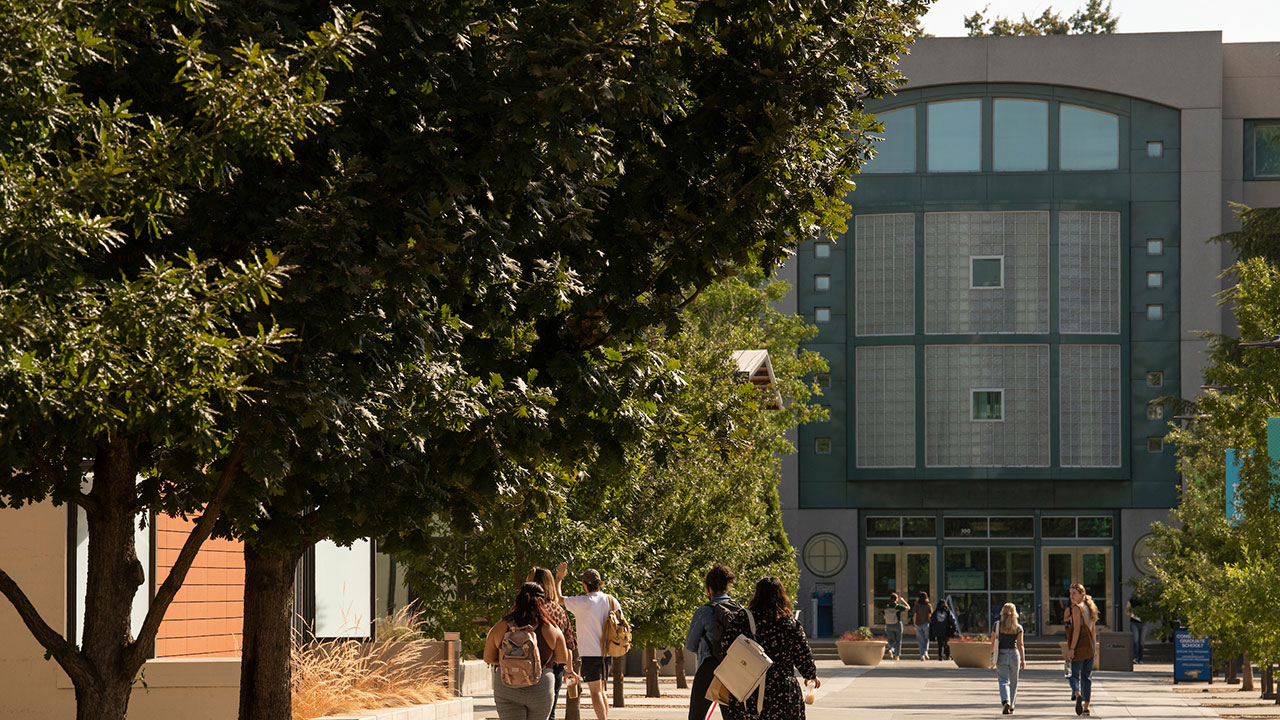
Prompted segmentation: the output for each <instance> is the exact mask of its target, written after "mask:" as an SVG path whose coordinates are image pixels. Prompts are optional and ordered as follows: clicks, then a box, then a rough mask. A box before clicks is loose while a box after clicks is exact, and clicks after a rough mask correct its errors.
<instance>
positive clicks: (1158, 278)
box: [1147, 270, 1164, 290]
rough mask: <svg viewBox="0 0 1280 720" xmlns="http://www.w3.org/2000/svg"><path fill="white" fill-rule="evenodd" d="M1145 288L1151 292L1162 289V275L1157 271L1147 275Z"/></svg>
mask: <svg viewBox="0 0 1280 720" xmlns="http://www.w3.org/2000/svg"><path fill="white" fill-rule="evenodd" d="M1147 287H1148V288H1150V289H1152V290H1158V289H1160V288H1162V287H1164V273H1162V272H1160V271H1159V270H1153V271H1151V272H1149V273H1147Z"/></svg>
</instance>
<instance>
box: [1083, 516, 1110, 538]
mask: <svg viewBox="0 0 1280 720" xmlns="http://www.w3.org/2000/svg"><path fill="white" fill-rule="evenodd" d="M1112 521H1113V518H1109V517H1082V518H1080V537H1082V538H1109V537H1111V525H1112Z"/></svg>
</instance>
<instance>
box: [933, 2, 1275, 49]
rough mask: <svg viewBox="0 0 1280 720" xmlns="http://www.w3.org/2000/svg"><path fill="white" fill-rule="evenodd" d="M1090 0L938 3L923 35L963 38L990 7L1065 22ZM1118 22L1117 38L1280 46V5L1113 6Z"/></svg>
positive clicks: (1012, 14)
mask: <svg viewBox="0 0 1280 720" xmlns="http://www.w3.org/2000/svg"><path fill="white" fill-rule="evenodd" d="M1086 2H1087V0H1056V1H1053V2H1051V1H1050V0H937V1H936V2H935V3H934V4H933V7H932V8H931V9H930V10H929V12H928V14H927V15H925V17H924V29H925V32H927V33H930V34H932V35H937V36H939V37H955V36H963V35H967V34H968V33H967V32H966V31H965V29H964V17H965V16H966V15H972V14H973V13H974V11H976V10H981V9H982V8H983V6H985V5H989V6H990V8H991V9H990V10H989V11H988V12H987V17H989V18H991V17H996V16H1001V15H1006V16H1010V17H1014V18H1018V17H1021V16H1022V14H1023V13H1026V15H1027V16H1028V17H1033V18H1034V17H1036V16H1038V15H1040V13H1042V12H1044V9H1045V8H1046V7H1049V6H1050V5H1052V7H1053V8H1054V10H1056V11H1057V12H1058V14H1059V15H1061V16H1062V17H1063V18H1064V19H1065V18H1067V17H1069V16H1070V15H1071V14H1072V13H1073V12H1075V11H1076V10H1078V9H1079V8H1081V7H1083V6H1084V5H1085V4H1086ZM1111 12H1112V14H1114V15H1118V16H1119V17H1120V24H1119V26H1118V27H1117V29H1116V32H1122V33H1144V32H1186V31H1192V30H1221V31H1222V41H1223V42H1228V43H1239V42H1280V0H1214V1H1213V2H1205V0H1112V2H1111Z"/></svg>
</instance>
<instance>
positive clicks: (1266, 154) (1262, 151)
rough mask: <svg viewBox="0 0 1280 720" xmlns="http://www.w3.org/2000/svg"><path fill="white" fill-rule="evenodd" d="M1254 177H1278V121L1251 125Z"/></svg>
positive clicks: (1279, 132) (1279, 155)
mask: <svg viewBox="0 0 1280 720" xmlns="http://www.w3.org/2000/svg"><path fill="white" fill-rule="evenodd" d="M1253 175H1254V177H1280V123H1278V124H1274V125H1254V126H1253Z"/></svg>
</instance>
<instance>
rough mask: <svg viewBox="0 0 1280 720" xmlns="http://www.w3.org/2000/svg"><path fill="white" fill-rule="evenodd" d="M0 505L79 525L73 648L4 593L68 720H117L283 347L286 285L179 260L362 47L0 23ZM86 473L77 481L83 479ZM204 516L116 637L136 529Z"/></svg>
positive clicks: (146, 24) (339, 27) (251, 259)
mask: <svg viewBox="0 0 1280 720" xmlns="http://www.w3.org/2000/svg"><path fill="white" fill-rule="evenodd" d="M0 36H3V37H4V38H5V41H4V42H2V43H0V76H2V77H3V81H0V123H2V124H3V126H4V127H5V133H4V135H3V137H2V138H0V202H2V203H3V208H4V209H3V212H2V213H0V255H2V256H3V257H4V262H3V263H2V264H0V506H9V507H21V506H23V505H26V504H29V503H37V502H42V501H46V500H52V501H53V502H54V503H57V504H64V503H65V504H69V505H74V506H77V507H79V508H81V509H83V511H84V513H85V515H86V517H87V521H88V534H89V550H88V568H87V571H88V572H87V577H88V579H87V585H86V587H85V588H84V595H83V600H84V607H85V623H84V630H83V635H82V636H81V637H79V638H76V637H69V636H66V635H64V634H62V633H59V632H58V631H56V630H55V629H54V628H53V627H52V626H50V624H49V623H48V621H47V619H45V618H43V617H41V615H40V613H39V612H38V610H37V609H36V608H35V607H34V606H33V604H32V603H31V602H30V601H29V599H28V598H27V596H26V594H25V593H24V592H23V590H22V588H21V587H20V586H19V585H18V584H17V582H15V581H14V580H13V578H11V577H10V576H8V575H7V574H6V573H4V572H3V570H0V592H2V593H3V594H4V595H5V597H6V598H8V600H9V601H10V602H11V603H12V604H13V606H14V607H15V608H16V610H17V612H18V614H19V615H20V616H21V618H22V620H23V622H24V623H25V624H26V626H27V628H28V629H29V630H30V631H31V633H32V634H33V635H34V636H35V638H36V639H37V640H38V641H39V642H40V644H41V645H42V646H43V647H44V648H45V650H46V652H47V654H48V655H49V656H50V657H51V658H52V659H53V660H54V661H56V662H57V663H58V664H59V665H60V666H61V667H62V669H63V670H64V671H65V672H66V673H67V675H68V676H69V677H70V678H71V681H72V683H73V685H74V687H75V694H76V704H77V715H78V717H81V718H112V719H113V720H120V719H122V718H124V717H125V713H126V711H127V707H128V701H129V694H130V691H131V685H132V683H133V681H134V679H135V677H136V676H137V673H138V671H139V669H140V667H141V666H142V664H143V662H144V661H145V660H146V658H148V657H149V656H150V655H151V652H152V648H153V645H154V642H153V641H154V639H155V634H156V630H157V628H158V626H159V624H160V621H161V619H162V618H163V616H164V613H165V611H166V609H167V607H168V605H169V603H170V602H171V601H172V599H173V597H174V595H175V593H176V592H177V590H178V587H179V586H180V584H181V583H182V580H183V578H184V576H185V574H186V571H187V569H188V568H189V567H190V564H191V561H192V559H193V558H194V556H195V554H196V552H197V551H198V549H199V547H200V544H201V543H202V542H203V540H204V539H205V538H207V537H208V535H209V533H210V531H211V530H212V527H213V522H214V519H215V518H216V517H217V516H218V513H219V510H220V508H221V506H222V505H223V503H224V502H225V500H226V498H227V496H228V493H229V491H230V488H231V487H232V485H233V484H235V483H236V482H237V481H238V478H239V477H241V476H242V474H243V473H244V470H245V468H246V467H248V466H252V465H253V464H254V463H255V462H257V461H258V460H259V458H260V454H259V452H258V450H257V449H256V448H253V447H249V446H247V445H246V444H245V442H244V441H243V438H242V437H241V435H240V434H239V433H238V432H237V429H236V428H235V426H234V424H233V423H232V422H230V420H231V418H232V417H234V414H235V413H236V412H237V410H238V409H239V408H242V407H243V405H244V404H245V403H246V402H251V401H252V388H251V387H250V385H249V383H248V378H249V377H250V376H252V375H255V374H257V373H260V372H262V371H263V370H265V369H267V368H268V367H269V366H270V365H271V364H272V363H273V362H274V360H275V358H276V353H277V351H278V350H279V348H280V347H281V343H282V342H283V341H285V340H286V339H287V333H286V332H285V331H283V330H281V329H280V328H279V327H278V326H276V325H275V324H274V323H272V322H271V321H270V318H269V317H267V318H266V320H265V322H263V323H262V324H257V323H253V324H248V323H245V322H244V321H243V320H244V318H245V317H246V315H247V314H250V313H253V312H255V311H257V310H259V309H261V308H264V307H266V306H267V305H268V304H269V302H270V300H271V299H272V298H273V296H275V295H276V294H277V293H278V290H279V288H280V286H281V285H282V284H283V283H284V282H285V277H286V275H287V272H288V270H287V269H286V268H284V267H282V266H281V265H280V264H279V262H278V259H277V257H276V256H275V255H273V254H272V253H271V252H270V251H269V249H267V248H262V249H260V250H259V251H258V252H254V253H247V254H244V255H242V256H240V257H239V258H237V259H235V260H234V261H223V260H222V259H221V258H219V257H217V256H218V252H217V250H216V248H213V247H210V246H209V245H207V244H205V245H202V244H199V243H194V242H190V241H189V238H185V237H183V238H177V237H175V235H176V230H177V227H178V226H179V225H180V224H181V222H180V218H181V216H182V215H183V213H184V212H185V211H186V210H187V209H188V208H189V207H190V206H191V205H192V204H193V203H197V202H199V201H200V199H201V198H202V197H203V196H205V195H207V194H209V193H212V192H216V191H217V189H218V188H219V187H221V186H224V185H225V184H227V183H229V182H233V181H234V178H235V177H236V175H237V173H238V172H240V170H241V169H242V168H243V166H244V164H245V163H247V162H250V161H258V162H261V163H265V164H287V163H288V162H289V161H290V158H291V153H292V147H293V144H294V143H295V142H297V141H298V140H299V139H300V138H303V137H306V136H307V135H309V134H310V133H312V132H314V130H315V129H316V128H317V127H319V126H320V125H323V124H324V123H326V122H328V121H329V120H331V119H332V117H333V115H334V113H335V112H336V107H335V105H334V104H333V103H332V102H331V101H328V100H326V99H325V97H324V91H325V77H324V73H325V72H326V71H327V70H328V69H330V68H331V67H333V66H337V65H341V64H342V63H344V62H347V61H348V60H349V59H350V58H351V57H352V55H353V54H354V53H356V52H357V51H358V49H359V47H360V46H361V44H362V43H363V40H364V37H365V30H364V29H363V28H362V27H361V26H360V24H359V21H358V19H355V18H348V17H347V16H345V15H343V14H338V15H337V16H336V17H335V15H333V14H332V13H331V14H329V15H328V16H327V17H326V18H325V19H323V20H320V21H319V22H317V23H316V24H315V25H313V26H311V28H310V29H309V34H308V35H307V36H305V37H301V38H299V39H298V40H297V41H296V42H294V43H291V44H289V45H276V44H261V43H259V42H258V38H256V37H255V35H254V33H253V32H252V29H251V28H227V27H224V26H221V25H219V24H218V23H217V22H216V18H215V17H214V16H212V15H211V14H210V8H209V7H208V6H207V5H206V4H204V3H199V2H191V3H185V2H179V3H172V2H164V3H160V2H156V3H153V2H135V3H130V4H128V5H127V6H126V5H120V4H117V3H108V2H89V1H76V0H70V1H68V2H62V3H28V2H0ZM86 471H87V472H86ZM201 508H204V512H203V515H202V517H201V519H200V521H199V522H198V523H197V524H196V526H195V529H194V530H193V531H192V533H191V535H190V537H189V538H188V540H187V542H186V544H185V546H184V547H183V549H182V552H181V554H180V555H179V558H178V560H177V562H176V563H175V565H174V568H173V570H172V571H171V572H170V573H169V576H168V577H167V578H165V580H164V582H163V583H162V584H161V585H160V587H159V589H158V591H157V593H156V596H155V598H154V600H153V601H152V603H151V606H150V609H149V612H148V613H147V615H146V620H145V622H144V623H143V625H142V628H141V630H140V631H139V632H138V634H137V636H136V637H135V636H134V635H133V633H132V629H131V627H130V617H131V610H132V604H133V599H134V595H135V592H136V590H137V588H138V586H139V585H140V584H141V583H142V580H143V572H142V565H141V564H140V562H139V560H138V557H137V552H136V548H135V546H134V532H135V525H136V523H137V517H138V516H139V515H140V514H143V513H145V512H147V511H150V510H163V511H165V512H171V513H191V512H197V511H199V510H200V509H201Z"/></svg>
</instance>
